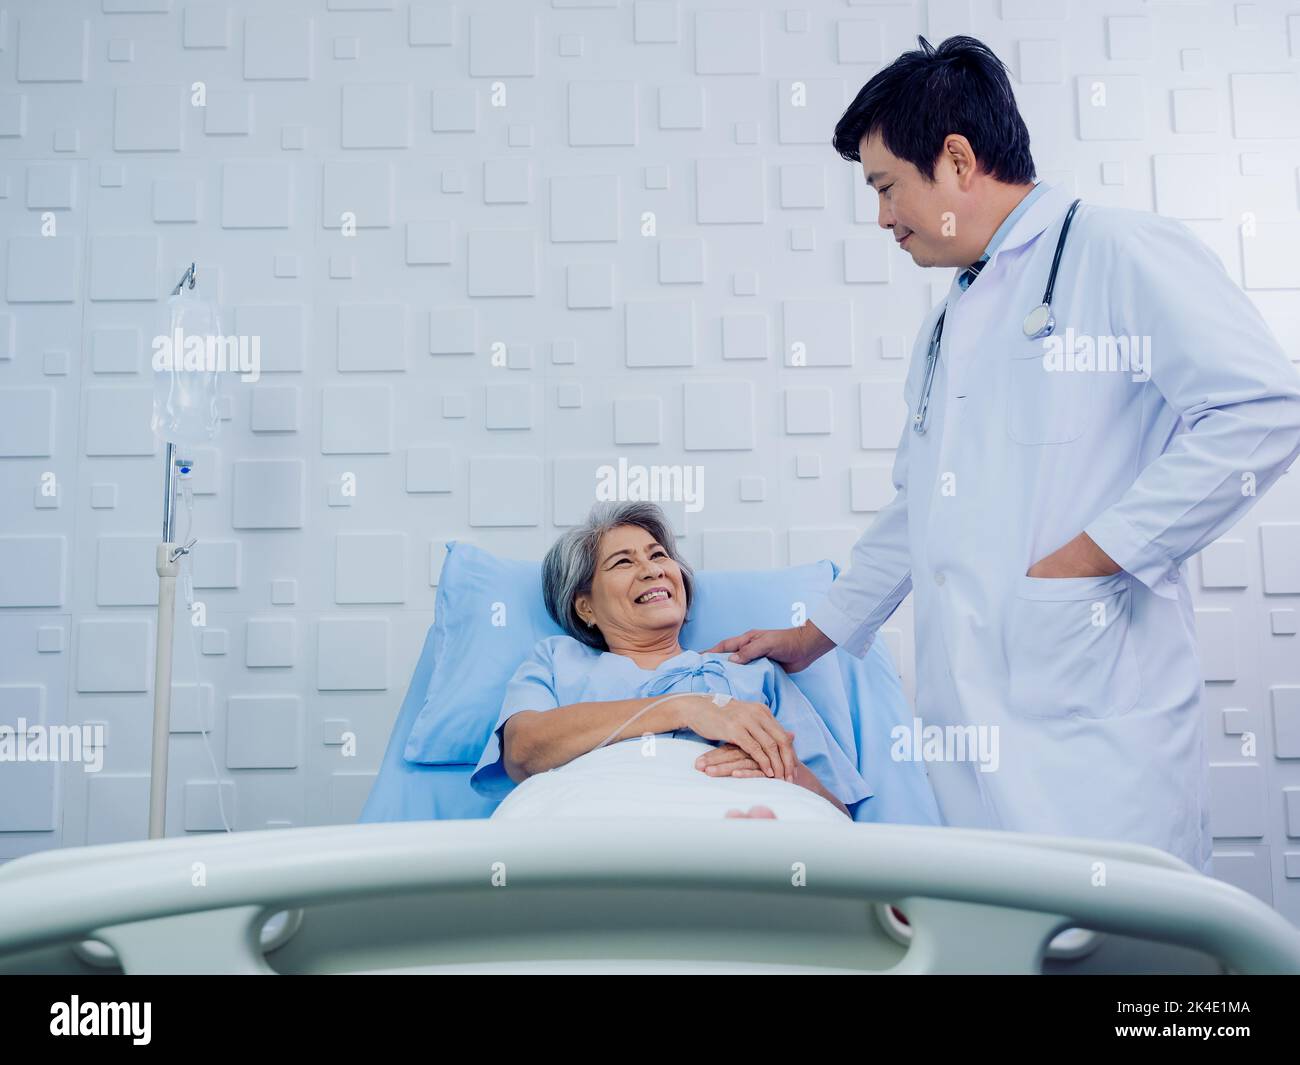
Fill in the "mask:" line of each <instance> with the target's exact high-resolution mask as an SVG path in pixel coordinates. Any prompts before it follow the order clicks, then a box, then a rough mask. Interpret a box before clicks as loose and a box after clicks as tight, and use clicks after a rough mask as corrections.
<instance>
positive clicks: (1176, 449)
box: [810, 188, 1300, 873]
mask: <svg viewBox="0 0 1300 1065" xmlns="http://www.w3.org/2000/svg"><path fill="white" fill-rule="evenodd" d="M1071 199H1072V197H1071V196H1070V195H1068V194H1067V193H1066V192H1065V191H1064V190H1062V189H1060V188H1051V189H1048V190H1047V191H1046V192H1045V193H1044V194H1043V195H1042V196H1041V197H1040V198H1039V199H1038V200H1037V202H1035V203H1034V204H1032V205H1031V206H1030V207H1029V209H1028V210H1027V211H1026V212H1025V214H1024V216H1023V217H1021V218H1020V220H1019V221H1018V222H1017V223H1016V224H1015V225H1014V226H1013V228H1012V229H1011V230H1010V232H1009V233H1008V234H1007V236H1006V238H1005V239H1004V240H1003V242H1002V244H1001V245H1000V246H999V247H998V248H997V249H996V251H995V252H994V254H993V255H992V257H991V259H990V261H989V262H988V263H987V264H986V266H985V268H984V270H983V272H982V273H981V274H980V276H979V277H978V278H977V279H976V280H975V282H974V283H973V284H972V285H971V286H970V288H968V289H967V290H966V291H965V292H962V291H961V290H960V289H959V288H958V286H957V284H956V279H955V277H954V282H953V285H952V288H951V290H950V292H949V294H948V297H947V301H946V306H947V317H946V319H945V323H944V330H943V339H942V344H941V350H940V357H939V362H938V367H937V371H936V374H935V379H934V385H933V389H932V393H931V399H930V411H929V420H928V427H927V430H926V432H925V433H924V434H923V435H917V434H916V433H914V432H913V430H912V427H911V417H912V415H913V414H915V412H916V409H917V400H918V396H919V394H920V386H921V381H922V377H923V375H924V371H925V361H926V352H927V349H928V346H929V340H930V335H931V331H932V329H933V326H934V323H935V320H936V319H937V317H938V314H939V311H940V309H941V308H939V307H936V308H935V309H934V310H933V311H932V312H931V313H930V314H929V315H928V316H927V318H926V320H925V322H924V323H923V325H922V328H921V331H920V333H919V334H918V336H917V339H916V343H915V345H914V346H913V351H912V361H911V366H910V369H909V373H908V378H907V382H906V385H905V399H906V402H907V406H908V422H907V425H906V426H905V428H904V429H903V433H902V438H901V440H900V442H899V447H898V451H897V457H896V460H895V464H894V472H893V479H894V484H895V487H896V488H897V494H896V495H895V497H894V499H893V501H892V502H891V503H890V504H889V505H888V506H887V507H885V508H884V510H882V511H881V512H880V513H879V514H878V515H877V518H876V520H875V522H874V523H873V524H872V525H871V526H870V528H868V529H867V531H866V532H865V533H864V534H863V535H862V537H861V538H860V539H859V540H858V542H857V544H856V545H855V546H854V548H853V556H852V563H851V566H850V568H848V569H846V570H845V571H844V572H842V573H841V574H840V576H839V578H838V579H837V580H836V581H835V582H834V584H833V585H832V587H831V588H830V590H829V593H828V595H827V597H826V599H825V601H824V602H822V603H820V604H818V605H817V606H816V608H815V609H814V610H813V611H812V612H811V615H810V616H811V618H812V621H813V623H814V624H816V625H817V626H818V628H820V629H822V631H824V632H825V633H826V634H827V635H828V636H830V637H831V638H832V639H833V640H834V641H835V642H836V643H837V644H838V645H840V646H841V647H843V648H845V649H846V650H848V651H849V652H850V653H853V654H855V655H861V654H863V653H865V651H866V649H867V647H868V646H869V645H870V643H871V641H872V640H873V639H874V638H875V634H876V631H877V629H878V628H879V626H880V624H881V623H882V622H884V621H885V620H886V618H888V617H889V616H890V614H892V613H893V611H894V609H895V608H896V607H897V606H898V604H899V603H900V602H901V601H902V600H903V598H905V597H906V595H907V593H908V591H909V590H911V591H913V592H914V593H915V618H916V665H917V679H916V713H917V716H918V717H919V718H921V721H922V723H923V725H925V726H929V725H932V724H934V725H939V726H944V725H977V726H978V725H984V726H997V728H998V737H999V740H998V745H999V762H1000V764H999V765H998V767H997V769H996V771H994V772H981V771H979V766H978V763H977V762H976V761H972V760H969V759H968V760H967V761H965V762H946V761H930V762H928V769H929V771H930V778H931V782H932V784H933V786H934V790H935V794H936V798H937V800H938V803H939V807H940V810H941V811H942V813H943V816H944V819H945V821H946V822H947V823H949V824H952V825H961V826H980V827H993V828H1003V829H1008V830H1015V831H1024V832H1036V833H1048V834H1053V835H1065V836H1088V837H1096V838H1103V839H1117V840H1126V841H1131V842H1137V843H1146V844H1150V845H1152V846H1155V847H1159V848H1161V849H1163V850H1166V851H1169V852H1170V853H1172V854H1174V855H1177V856H1178V857H1180V858H1182V859H1184V860H1185V861H1187V862H1188V863H1189V864H1191V865H1192V866H1193V868H1197V869H1201V870H1203V871H1205V872H1207V873H1208V872H1210V868H1211V867H1210V845H1211V837H1210V824H1209V811H1208V809H1207V795H1206V790H1207V787H1206V785H1207V775H1208V774H1207V759H1206V745H1205V727H1204V720H1203V713H1202V710H1201V705H1200V699H1199V697H1200V692H1201V686H1202V677H1201V671H1200V665H1199V662H1198V657H1197V647H1196V637H1195V632H1194V628H1193V616H1192V603H1191V597H1190V594H1189V589H1188V586H1187V568H1186V563H1187V560H1188V558H1189V557H1190V556H1192V555H1193V554H1195V553H1196V552H1197V551H1199V550H1200V549H1201V548H1203V547H1204V546H1205V545H1206V544H1208V543H1210V542H1211V541H1213V540H1214V539H1216V538H1217V537H1218V536H1220V535H1221V534H1222V533H1223V532H1224V531H1226V530H1227V529H1229V528H1230V527H1231V526H1232V525H1233V523H1234V522H1236V521H1237V519H1238V518H1240V517H1241V515H1242V513H1243V512H1244V511H1245V510H1246V509H1247V508H1248V507H1249V506H1250V505H1251V503H1252V502H1253V501H1254V498H1256V496H1257V495H1258V493H1261V492H1263V491H1264V490H1265V489H1267V488H1268V487H1269V485H1271V484H1272V482H1273V481H1274V480H1275V479H1276V478H1277V477H1278V476H1280V475H1281V474H1282V473H1283V472H1284V471H1285V470H1286V468H1287V466H1289V465H1290V463H1291V462H1292V461H1293V460H1294V459H1295V458H1296V456H1297V454H1300V374H1297V372H1296V369H1295V368H1294V367H1293V366H1292V365H1291V364H1290V362H1289V361H1288V359H1287V357H1286V355H1285V354H1284V352H1283V351H1282V349H1281V348H1280V346H1279V345H1278V343H1277V341H1276V340H1275V339H1274V338H1273V336H1272V335H1271V334H1270V332H1269V330H1268V328H1267V327H1266V326H1265V324H1264V322H1263V321H1262V319H1261V318H1260V316H1259V314H1258V312H1257V311H1256V310H1255V308H1254V306H1253V305H1252V304H1251V303H1250V301H1249V300H1248V299H1247V298H1246V296H1245V295H1244V294H1243V293H1242V292H1241V291H1240V289H1238V287H1237V286H1236V285H1235V284H1234V283H1233V282H1232V280H1231V279H1230V278H1229V277H1228V276H1227V274H1226V272H1225V271H1224V269H1223V266H1222V265H1221V263H1220V262H1219V260H1218V259H1217V258H1216V257H1215V256H1214V254H1213V253H1212V252H1211V251H1210V250H1209V249H1207V248H1206V247H1205V246H1204V245H1203V244H1202V243H1201V242H1200V241H1199V240H1197V239H1196V237H1195V236H1193V235H1192V234H1191V232H1190V231H1189V230H1188V229H1187V228H1186V227H1185V226H1183V225H1182V224H1181V223H1179V222H1175V221H1171V220H1169V219H1165V218H1161V217H1159V216H1157V215H1152V214H1148V213H1145V212H1140V211H1131V210H1122V209H1117V208H1102V207H1093V206H1088V205H1086V204H1084V205H1081V206H1080V208H1079V210H1078V211H1077V212H1076V214H1075V217H1074V220H1073V223H1072V225H1071V228H1070V233H1069V236H1068V239H1067V242H1066V246H1065V252H1064V255H1063V257H1062V260H1061V266H1060V271H1059V273H1058V276H1057V281H1056V291H1055V295H1054V298H1053V304H1052V305H1053V309H1054V311H1055V315H1056V321H1057V327H1056V333H1055V335H1056V336H1057V337H1064V336H1065V331H1066V329H1067V328H1072V329H1073V330H1074V334H1075V337H1076V341H1077V342H1078V343H1079V344H1083V343H1084V342H1083V341H1082V340H1080V339H1079V338H1081V337H1083V336H1084V335H1087V336H1089V337H1093V338H1096V337H1099V336H1115V335H1123V336H1135V337H1139V338H1141V337H1149V338H1150V354H1151V359H1150V379H1149V380H1147V381H1145V382H1139V381H1134V380H1133V379H1132V374H1131V373H1125V372H1115V371H1111V372H1099V371H1096V370H1092V371H1089V370H1086V369H1075V370H1074V371H1068V370H1066V371H1055V372H1051V371H1048V370H1047V369H1045V367H1044V363H1043V358H1042V356H1043V354H1044V350H1045V349H1044V342H1043V341H1041V340H1039V341H1035V340H1026V339H1025V336H1024V333H1023V332H1022V322H1023V320H1024V316H1025V314H1026V313H1027V312H1028V311H1029V310H1030V309H1032V308H1033V307H1035V306H1036V305H1037V304H1038V303H1039V302H1041V299H1042V295H1043V287H1044V285H1045V284H1046V280H1047V275H1048V271H1049V268H1050V265H1051V259H1052V253H1053V251H1054V250H1055V246H1056V238H1057V235H1058V233H1059V231H1060V224H1061V222H1062V221H1063V219H1064V215H1065V212H1066V210H1067V209H1068V207H1069V203H1070V200H1071ZM1247 475H1251V476H1253V488H1254V491H1255V493H1256V495H1255V496H1252V495H1249V494H1247V491H1248V490H1249V485H1250V481H1249V479H1248V478H1247ZM1081 531H1086V532H1087V533H1088V534H1089V535H1090V536H1091V537H1092V538H1093V539H1094V540H1096V541H1097V543H1098V544H1099V545H1100V546H1101V548H1102V549H1103V550H1104V551H1106V553H1107V554H1109V555H1110V556H1111V558H1113V559H1114V560H1115V561H1116V562H1117V563H1119V564H1120V565H1121V566H1122V567H1123V570H1122V571H1121V572H1120V573H1118V574H1116V575H1114V576H1111V577H1079V578H1064V579H1049V578H1036V577H1029V576H1026V571H1027V570H1028V569H1029V567H1030V566H1031V565H1032V564H1033V563H1035V562H1037V561H1038V560H1039V559H1041V558H1043V557H1044V556H1046V555H1048V554H1050V553H1051V552H1052V551H1054V550H1056V549H1057V548H1058V547H1060V546H1062V545H1063V544H1065V543H1066V542H1067V541H1069V540H1071V539H1072V538H1073V537H1074V536H1076V535H1077V534H1078V533H1079V532H1081Z"/></svg>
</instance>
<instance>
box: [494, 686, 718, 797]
mask: <svg viewBox="0 0 1300 1065" xmlns="http://www.w3.org/2000/svg"><path fill="white" fill-rule="evenodd" d="M692 697H693V698H695V699H701V698H706V696H701V695H693V693H689V692H683V693H682V695H681V698H665V697H664V696H662V695H654V696H647V697H645V698H643V699H612V700H610V701H608V702H594V703H571V704H569V705H568V706H557V707H556V708H555V709H554V710H545V711H539V710H522V711H520V712H519V713H517V714H515V715H514V716H513V717H511V718H510V720H509V721H507V722H506V726H505V730H504V732H503V739H504V741H505V742H504V744H503V750H502V762H503V764H504V765H505V770H506V775H507V776H508V777H509V778H510V779H511V780H513V781H514V782H515V783H516V784H518V783H521V782H522V781H524V780H526V779H528V778H529V777H530V776H532V775H533V774H534V773H544V772H546V770H548V769H554V768H555V767H556V766H560V765H565V764H566V763H568V762H571V761H573V760H574V759H575V758H577V757H578V756H579V755H582V754H586V753H587V752H588V751H590V750H592V749H594V748H595V747H596V745H597V744H599V743H601V742H602V741H604V740H605V739H607V738H609V736H610V734H611V733H613V732H614V730H615V729H618V730H619V731H618V732H617V733H616V734H615V735H614V736H613V739H611V740H610V742H611V743H613V742H615V741H617V740H623V739H627V738H628V737H630V736H642V735H644V734H645V733H647V732H673V731H675V730H676V729H679V728H683V727H684V719H683V715H684V713H685V711H686V710H687V708H688V707H689V706H690V702H691V698H692ZM661 700H662V701H661ZM655 702H659V703H660V705H659V706H656V707H655V708H654V709H653V710H651V711H649V712H648V713H644V714H641V716H640V717H637V718H636V720H635V721H632V720H631V718H633V717H634V716H635V715H636V714H637V713H638V712H640V711H641V710H644V709H645V708H646V707H647V706H649V705H650V704H651V703H655ZM620 726H623V727H622V728H620Z"/></svg>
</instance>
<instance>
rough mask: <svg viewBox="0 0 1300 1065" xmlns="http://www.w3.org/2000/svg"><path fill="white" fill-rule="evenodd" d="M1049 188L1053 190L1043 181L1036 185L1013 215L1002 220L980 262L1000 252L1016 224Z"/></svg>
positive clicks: (1017, 205)
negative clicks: (999, 249)
mask: <svg viewBox="0 0 1300 1065" xmlns="http://www.w3.org/2000/svg"><path fill="white" fill-rule="evenodd" d="M1049 188H1051V186H1050V185H1048V184H1046V183H1045V182H1042V181H1039V182H1036V183H1035V184H1034V187H1033V188H1032V189H1030V190H1029V192H1028V194H1027V195H1026V196H1025V198H1024V199H1023V200H1021V201H1020V202H1019V203H1018V204H1016V206H1015V208H1014V209H1013V210H1012V211H1011V213H1010V214H1009V215H1007V216H1006V218H1004V219H1003V220H1002V224H1001V225H1000V226H998V228H997V229H996V230H994V232H993V236H992V237H990V238H989V242H988V244H987V245H986V246H985V248H984V254H983V255H981V256H980V262H984V261H985V260H987V259H989V258H991V257H992V255H993V253H994V252H996V251H997V250H998V247H999V246H1000V245H1001V244H1002V242H1003V241H1004V240H1006V237H1007V234H1008V233H1010V232H1011V230H1012V229H1013V228H1015V225H1016V223H1017V222H1019V221H1020V219H1021V218H1023V217H1024V216H1025V214H1026V212H1027V211H1028V210H1029V208H1030V207H1032V206H1033V204H1034V202H1035V201H1036V200H1038V199H1039V198H1040V197H1041V196H1042V195H1043V193H1045V192H1046V191H1047V190H1048V189H1049Z"/></svg>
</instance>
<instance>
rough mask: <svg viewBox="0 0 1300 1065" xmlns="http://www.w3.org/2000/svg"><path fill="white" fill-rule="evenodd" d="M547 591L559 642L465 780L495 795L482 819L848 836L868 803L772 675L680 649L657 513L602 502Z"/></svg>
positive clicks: (680, 578)
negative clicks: (677, 823) (704, 825)
mask: <svg viewBox="0 0 1300 1065" xmlns="http://www.w3.org/2000/svg"><path fill="white" fill-rule="evenodd" d="M542 578H543V591H544V595H545V598H546V608H547V610H548V611H549V612H550V614H551V616H552V617H553V618H554V619H555V621H556V622H557V624H559V625H560V626H561V627H562V628H563V629H564V630H565V631H566V632H567V633H568V634H569V635H567V636H550V637H547V638H546V639H543V640H541V641H539V642H538V643H537V645H536V647H534V648H533V651H532V654H531V655H530V656H529V657H528V658H527V659H525V661H524V662H523V663H521V664H520V666H519V668H518V669H517V670H516V671H515V674H514V676H513V678H512V679H511V681H510V684H509V686H508V687H507V689H506V696H505V699H504V701H503V703H502V707H501V716H500V718H499V719H498V721H497V725H496V728H495V729H494V730H493V733H492V736H491V737H490V738H489V740H488V743H487V747H486V748H485V749H484V751H483V755H482V757H481V758H480V759H479V762H478V766H477V768H476V769H475V771H474V774H473V776H472V778H471V784H472V785H473V787H474V788H475V789H476V790H477V791H479V792H480V793H482V794H485V795H492V796H500V795H504V796H506V798H505V800H504V801H503V802H502V803H501V805H500V806H499V807H498V808H497V811H496V813H495V814H494V815H493V816H495V817H544V818H549V817H566V816H567V817H619V816H625V817H779V818H782V819H791V820H825V821H833V822H839V823H845V821H846V818H848V817H849V816H850V811H849V807H850V806H852V805H854V804H856V803H859V802H861V801H862V800H863V799H865V798H867V797H869V796H870V795H871V790H870V789H869V788H868V787H867V785H866V782H865V781H864V780H863V779H862V778H861V777H860V776H859V775H858V772H857V770H856V769H855V768H854V765H853V763H852V762H851V761H850V760H849V759H848V758H847V757H846V756H845V754H844V753H843V751H842V750H841V749H840V747H839V745H838V744H837V743H836V741H835V739H834V738H833V737H832V736H831V734H830V732H829V730H828V729H827V728H826V726H825V725H824V724H823V723H822V720H821V718H820V717H819V716H818V715H817V712H816V711H815V710H814V709H813V707H812V706H811V704H810V703H809V702H808V701H807V699H806V698H805V697H804V695H803V693H802V692H801V691H800V690H799V688H798V687H797V686H796V685H795V684H794V682H793V681H792V680H790V678H789V677H788V676H787V675H786V673H785V672H784V671H783V670H782V669H781V668H780V667H779V666H777V665H775V664H774V663H772V662H771V661H769V660H768V659H766V658H760V659H756V660H754V661H752V662H748V663H744V664H741V663H737V662H731V661H728V656H727V655H726V654H724V653H710V652H703V653H701V652H698V651H687V650H684V649H683V648H682V645H681V643H680V642H679V636H680V633H681V628H682V623H683V622H684V620H685V618H686V613H687V609H688V607H689V606H690V602H691V590H692V580H691V570H690V567H689V566H687V565H686V563H685V562H684V561H683V560H682V559H680V558H679V557H678V556H677V549H676V545H675V543H674V539H673V533H672V530H671V528H670V527H669V525H668V522H667V519H666V518H665V516H664V514H663V512H662V511H661V510H660V509H659V507H657V506H656V505H654V504H653V503H603V504H600V503H598V504H597V505H596V506H595V507H594V508H593V509H592V512H591V514H590V515H589V517H588V519H587V521H586V523H585V524H584V525H582V526H579V527H577V528H574V529H571V530H569V531H568V532H567V533H565V534H564V535H563V536H562V537H561V538H560V539H559V540H558V541H557V542H556V543H555V544H554V545H553V546H552V547H551V549H550V551H549V552H548V553H547V555H546V559H545V561H544V563H543V566H542ZM516 785H518V786H517V787H516Z"/></svg>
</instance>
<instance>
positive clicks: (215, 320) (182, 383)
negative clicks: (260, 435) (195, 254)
mask: <svg viewBox="0 0 1300 1065" xmlns="http://www.w3.org/2000/svg"><path fill="white" fill-rule="evenodd" d="M167 308H168V314H167V315H165V322H166V325H167V333H166V335H165V336H164V335H159V336H158V337H155V338H154V344H153V355H152V364H153V418H152V421H151V425H152V427H153V431H154V435H155V436H156V437H157V438H158V439H160V440H164V441H167V440H169V441H171V442H172V443H174V444H188V445H195V444H207V443H210V442H211V441H213V440H214V439H216V436H217V430H218V429H219V428H220V426H221V419H220V411H219V408H218V403H217V401H218V398H219V397H220V395H221V376H222V374H221V370H222V368H223V367H222V362H221V360H222V341H223V339H224V338H223V337H222V334H221V316H220V314H219V313H218V311H217V306H216V304H215V303H212V302H211V301H210V300H205V299H203V298H201V297H199V296H196V295H194V293H193V291H192V290H190V289H187V288H182V289H181V291H180V292H179V293H178V294H176V295H174V296H172V297H170V298H169V299H168V301H167Z"/></svg>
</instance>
